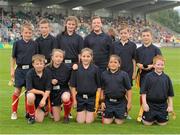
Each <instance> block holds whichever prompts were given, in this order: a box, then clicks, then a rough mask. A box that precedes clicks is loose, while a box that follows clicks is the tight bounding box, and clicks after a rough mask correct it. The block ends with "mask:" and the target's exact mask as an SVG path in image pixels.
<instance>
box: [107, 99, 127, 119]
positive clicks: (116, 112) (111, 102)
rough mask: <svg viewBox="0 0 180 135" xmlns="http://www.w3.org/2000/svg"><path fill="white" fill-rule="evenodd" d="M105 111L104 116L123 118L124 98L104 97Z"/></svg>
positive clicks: (124, 110)
mask: <svg viewBox="0 0 180 135" xmlns="http://www.w3.org/2000/svg"><path fill="white" fill-rule="evenodd" d="M105 105H106V108H105V112H104V118H113V117H115V118H116V119H125V113H126V110H127V100H126V99H122V100H121V99H118V100H116V99H105Z"/></svg>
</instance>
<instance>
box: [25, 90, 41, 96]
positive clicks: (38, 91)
mask: <svg viewBox="0 0 180 135" xmlns="http://www.w3.org/2000/svg"><path fill="white" fill-rule="evenodd" d="M28 92H30V93H33V94H37V95H42V96H44V91H42V90H38V89H31V90H29V91H28Z"/></svg>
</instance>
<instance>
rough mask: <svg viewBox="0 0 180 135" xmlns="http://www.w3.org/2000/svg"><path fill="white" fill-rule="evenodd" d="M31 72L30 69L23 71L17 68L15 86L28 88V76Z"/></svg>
mask: <svg viewBox="0 0 180 135" xmlns="http://www.w3.org/2000/svg"><path fill="white" fill-rule="evenodd" d="M28 71H29V69H21V68H16V70H15V84H14V86H15V87H16V88H21V87H23V86H24V87H25V86H26V74H27V72H28Z"/></svg>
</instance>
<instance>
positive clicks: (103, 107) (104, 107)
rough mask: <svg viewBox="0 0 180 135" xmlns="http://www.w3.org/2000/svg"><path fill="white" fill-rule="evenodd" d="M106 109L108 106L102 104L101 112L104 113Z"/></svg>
mask: <svg viewBox="0 0 180 135" xmlns="http://www.w3.org/2000/svg"><path fill="white" fill-rule="evenodd" d="M105 109H106V105H105V103H104V102H102V103H101V110H102V111H104V110H105Z"/></svg>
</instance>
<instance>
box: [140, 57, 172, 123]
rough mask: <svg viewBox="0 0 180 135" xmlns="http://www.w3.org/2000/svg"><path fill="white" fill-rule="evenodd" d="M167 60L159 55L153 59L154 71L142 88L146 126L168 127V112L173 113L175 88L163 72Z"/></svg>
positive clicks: (147, 76)
mask: <svg viewBox="0 0 180 135" xmlns="http://www.w3.org/2000/svg"><path fill="white" fill-rule="evenodd" d="M164 66H165V59H164V58H163V57H162V56H160V55H157V56H155V57H154V59H153V67H154V71H152V72H150V73H148V74H147V75H146V77H145V80H144V83H143V84H142V87H141V92H140V93H141V95H142V107H143V110H144V113H143V117H142V122H143V124H144V125H152V124H153V123H157V124H158V125H166V124H167V121H168V112H173V96H174V92H173V86H172V82H171V79H170V78H169V76H168V75H166V74H165V73H164V72H163V70H164Z"/></svg>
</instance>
